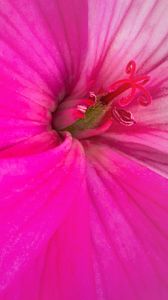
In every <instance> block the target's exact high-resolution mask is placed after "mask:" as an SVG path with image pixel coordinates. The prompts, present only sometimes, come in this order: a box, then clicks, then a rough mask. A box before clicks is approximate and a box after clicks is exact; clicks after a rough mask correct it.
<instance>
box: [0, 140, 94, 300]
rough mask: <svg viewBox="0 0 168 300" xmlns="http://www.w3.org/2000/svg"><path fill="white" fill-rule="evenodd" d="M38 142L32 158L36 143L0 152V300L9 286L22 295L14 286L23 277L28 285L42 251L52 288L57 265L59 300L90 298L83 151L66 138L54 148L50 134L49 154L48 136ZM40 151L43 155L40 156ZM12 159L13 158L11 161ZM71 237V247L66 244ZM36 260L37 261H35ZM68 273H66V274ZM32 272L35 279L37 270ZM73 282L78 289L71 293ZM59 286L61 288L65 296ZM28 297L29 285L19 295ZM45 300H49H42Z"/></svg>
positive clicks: (73, 289)
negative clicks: (48, 260)
mask: <svg viewBox="0 0 168 300" xmlns="http://www.w3.org/2000/svg"><path fill="white" fill-rule="evenodd" d="M38 140H39V141H38V142H39V144H40V143H41V146H39V147H38V149H37V150H34V152H36V153H34V155H33V154H32V149H33V148H36V145H37V144H38V143H37V137H35V138H34V140H31V139H30V141H29V143H28V142H27V146H26V147H25V146H24V145H21V146H20V147H21V149H20V152H19V145H18V146H15V147H13V151H12V149H11V150H10V149H9V150H7V151H4V152H2V157H3V158H1V161H0V174H1V175H0V176H1V191H0V202H1V203H0V206H1V210H0V248H1V256H0V293H1V294H2V293H4V297H5V295H6V294H8V293H9V295H10V297H11V295H12V294H11V289H12V284H14V287H15V293H16V295H17V294H18V295H19V294H20V293H22V288H21V286H20V285H19V286H18V283H19V282H20V280H21V279H20V278H21V277H22V274H23V273H25V274H27V272H28V275H27V276H28V277H27V279H25V280H26V283H25V284H27V285H28V284H29V277H30V271H29V268H30V267H31V265H32V264H33V265H34V264H36V262H37V266H38V265H39V264H41V263H42V261H41V260H42V259H45V257H44V255H46V254H45V252H46V251H47V253H48V254H47V255H49V259H50V251H51V262H49V263H48V262H47V260H46V264H47V266H46V268H47V270H46V276H47V273H48V272H49V276H50V278H51V285H52V284H53V280H55V279H54V278H55V275H54V274H55V271H56V269H55V267H54V265H53V264H52V262H53V263H55V264H56V265H57V264H60V269H59V265H57V271H56V272H58V275H59V278H60V279H59V282H58V283H57V286H56V287H55V290H56V293H57V292H60V291H61V293H63V296H62V299H67V297H65V296H67V293H69V294H70V295H71V294H72V295H76V294H75V293H77V295H78V293H80V295H86V293H87V294H88V295H89V291H88V289H89V288H90V285H91V283H90V279H91V275H90V271H89V269H90V268H91V265H90V264H91V263H90V262H89V260H90V258H89V256H88V255H89V253H88V251H89V249H88V242H87V240H88V239H89V235H88V221H87V219H86V218H87V209H86V208H85V206H86V207H87V203H86V197H84V198H82V193H84V196H86V194H85V188H84V185H85V181H84V180H83V179H84V175H85V160H84V153H83V149H82V147H81V145H80V143H79V142H78V141H76V140H72V139H71V138H70V136H68V137H66V138H65V140H64V142H63V143H61V144H60V145H59V146H57V147H55V145H54V144H55V143H57V139H56V136H55V138H54V135H53V136H52V134H51V135H50V138H49V137H48V143H49V141H50V146H49V147H50V149H48V150H47V147H48V146H46V147H45V144H46V143H45V142H47V135H46V137H45V136H44V135H42V136H41V137H40V136H39V138H38ZM43 143H44V146H43V147H42V144H43ZM49 147H48V148H49ZM28 148H29V149H30V150H31V151H30V153H28V152H27V153H25V154H24V151H25V149H27V150H28ZM41 149H42V150H41ZM39 150H41V151H43V152H42V153H39ZM12 153H13V156H14V157H12V156H11V154H12ZM79 194H80V198H79ZM82 199H83V200H82ZM83 213H84V214H83ZM78 214H79V215H78ZM82 218H84V219H83V223H82V224H80V221H81V220H82ZM63 224H64V225H63ZM78 226H79V227H78ZM81 232H83V235H81ZM73 234H74V241H73V240H71V239H72V235H73ZM55 235H56V244H55V242H54V240H55V237H54V236H55ZM52 240H53V241H52ZM50 243H51V244H52V246H51V250H49V248H48V250H47V247H50V246H49V245H50ZM84 243H86V244H84ZM55 247H56V248H57V250H56V251H59V254H58V257H57V258H54V257H55V254H54V252H52V251H55V250H54V249H55ZM76 247H77V248H76ZM78 247H79V248H78ZM52 249H53V250H52ZM81 250H82V252H81ZM68 253H69V254H68ZM68 255H70V260H69V261H68V262H67V260H68ZM37 256H39V260H38V261H37V259H36V258H37ZM52 258H53V261H52ZM55 259H56V260H55ZM68 264H69V265H68ZM39 267H40V266H39ZM67 268H69V271H68V272H67ZM72 269H74V271H73V272H74V277H73V278H71V272H72ZM34 272H35V274H36V269H34ZM39 272H40V270H39V269H38V267H37V276H38V278H37V280H40V278H39V276H40V275H39ZM25 276H26V275H25ZM35 276H36V275H35ZM41 276H42V275H41ZM44 276H45V275H44ZM56 276H57V275H56ZM82 276H83V277H82ZM33 278H34V277H33ZM82 278H83V281H82ZM37 280H36V281H37ZM15 281H16V282H15ZM76 282H78V283H79V284H78V288H77V289H76V290H75V286H76ZM45 284H46V285H45V286H44V290H45V291H44V295H45V293H46V292H47V291H48V293H50V289H49V288H48V286H47V285H48V281H47V280H46V283H45ZM49 284H50V282H49ZM71 284H72V286H71ZM64 286H66V290H65V291H64V289H63V287H64ZM10 287H11V288H10ZM58 288H59V289H60V291H58ZM39 289H43V287H41V284H39ZM33 291H34V284H32V286H31V290H30V291H29V290H24V292H25V298H23V299H31V300H32V298H31V297H29V298H28V296H30V295H31V293H32V294H33ZM36 292H37V291H35V293H36ZM54 293H55V292H54ZM26 295H27V296H26ZM18 297H19V296H18ZM82 297H83V298H82ZM1 299H3V298H1ZM5 299H6V298H5ZM9 299H10V298H9ZM16 299H17V296H16ZM47 299H49V298H47V295H46V300H47ZM73 299H75V297H74V298H73ZM80 299H86V297H85V298H84V296H81V298H80ZM89 299H93V298H92V297H90V298H89Z"/></svg>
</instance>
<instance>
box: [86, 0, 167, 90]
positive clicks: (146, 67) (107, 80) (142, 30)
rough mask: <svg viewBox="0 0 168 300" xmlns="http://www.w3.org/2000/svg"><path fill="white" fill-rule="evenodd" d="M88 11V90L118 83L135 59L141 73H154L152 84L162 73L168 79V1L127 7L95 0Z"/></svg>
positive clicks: (146, 2)
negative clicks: (128, 64)
mask: <svg viewBox="0 0 168 300" xmlns="http://www.w3.org/2000/svg"><path fill="white" fill-rule="evenodd" d="M88 9H89V29H88V32H89V36H88V38H89V46H88V54H87V60H86V66H85V71H86V73H87V85H88V89H91V90H92V89H93V88H94V89H99V88H100V87H107V86H109V85H110V84H112V83H113V82H114V81H115V80H118V79H119V78H120V77H121V76H123V75H124V69H125V67H126V65H127V63H128V62H129V61H130V60H132V59H134V60H135V61H136V63H137V66H138V72H139V73H149V74H150V73H151V76H152V84H154V85H156V84H157V83H158V79H159V77H160V74H162V75H161V76H163V77H164V78H166V77H167V75H166V74H167V71H166V70H167V62H166V61H167V53H168V46H167V45H168V35H167V27H168V14H167V11H168V3H167V1H145V2H143V4H142V2H141V1H129V0H128V1H125V2H124V5H123V1H122V0H119V1H109V0H105V1H101V0H94V1H89V8H88ZM99 28H101V30H99ZM156 77H157V78H156ZM88 80H89V81H88ZM159 81H160V80H159Z"/></svg>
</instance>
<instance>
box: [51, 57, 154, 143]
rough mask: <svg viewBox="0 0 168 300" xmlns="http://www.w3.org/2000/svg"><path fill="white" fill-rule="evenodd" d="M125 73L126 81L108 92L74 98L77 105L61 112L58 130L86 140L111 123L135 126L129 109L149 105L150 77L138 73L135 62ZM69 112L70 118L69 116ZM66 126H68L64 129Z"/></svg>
mask: <svg viewBox="0 0 168 300" xmlns="http://www.w3.org/2000/svg"><path fill="white" fill-rule="evenodd" d="M125 74H126V76H125V78H123V79H120V80H118V81H115V82H113V83H112V84H111V85H110V86H109V87H108V88H107V89H105V90H103V91H101V92H98V93H95V92H94V91H92V92H90V93H89V95H88V97H86V98H82V99H76V103H77V104H76V106H75V105H73V107H67V108H66V109H65V108H64V109H63V110H61V114H62V115H61V118H60V120H61V121H59V118H57V123H59V124H58V125H59V126H58V127H59V130H67V131H70V132H71V133H72V134H73V135H74V136H77V137H87V136H89V135H90V134H91V135H97V134H98V132H99V129H101V133H102V131H103V130H108V128H109V127H111V125H112V124H113V122H117V123H119V124H121V125H123V126H133V125H135V123H136V120H135V119H134V116H133V114H132V112H131V107H132V105H134V104H137V103H138V104H139V105H142V106H147V105H149V104H150V103H151V101H152V98H151V95H150V93H149V91H148V88H147V87H146V84H147V83H148V82H149V80H150V77H149V75H144V74H143V75H139V74H137V72H136V63H135V61H134V60H131V61H130V62H129V63H128V64H127V66H126V68H125ZM136 102H137V103H136ZM67 103H68V102H67ZM74 103H75V100H73V104H74ZM69 113H70V114H71V117H68V115H69ZM63 115H65V118H63ZM73 120H74V121H73ZM58 121H59V122H58ZM65 124H66V125H67V126H63V125H65ZM58 127H57V128H58Z"/></svg>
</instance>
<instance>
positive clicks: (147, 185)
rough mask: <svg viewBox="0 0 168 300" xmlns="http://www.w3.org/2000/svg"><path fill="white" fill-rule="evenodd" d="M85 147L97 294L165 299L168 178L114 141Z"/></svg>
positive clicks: (167, 287)
mask: <svg viewBox="0 0 168 300" xmlns="http://www.w3.org/2000/svg"><path fill="white" fill-rule="evenodd" d="M85 147H86V149H87V155H88V160H89V162H88V169H87V170H88V173H87V176H88V180H87V181H88V188H89V193H90V202H91V211H90V218H91V231H92V240H93V249H94V268H95V280H96V285H97V299H106V300H111V299H115V300H118V299H129V300H135V299H143V300H149V299H152V300H160V299H162V300H166V299H167V294H168V269H167V266H168V256H167V252H168V240H167V238H168V236H167V231H168V203H167V199H168V188H167V181H166V180H165V178H163V177H161V176H159V175H157V174H155V173H153V172H152V171H150V170H148V169H146V168H145V167H143V166H140V165H138V164H137V163H136V162H133V161H131V160H129V159H128V158H126V157H124V156H122V155H120V154H119V153H117V152H115V151H113V150H112V149H111V148H110V147H109V146H105V145H99V144H97V143H96V142H95V143H93V142H92V143H91V142H90V143H88V145H87V146H85Z"/></svg>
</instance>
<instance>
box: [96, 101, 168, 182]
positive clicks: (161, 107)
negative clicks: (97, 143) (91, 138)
mask: <svg viewBox="0 0 168 300" xmlns="http://www.w3.org/2000/svg"><path fill="white" fill-rule="evenodd" d="M131 112H132V113H133V116H134V119H135V120H136V124H135V125H133V126H132V127H130V128H128V127H127V128H126V127H123V126H121V125H118V124H115V125H114V124H113V126H112V127H111V129H110V130H109V132H107V133H105V134H104V136H103V137H101V138H100V140H101V141H102V142H103V141H104V142H106V143H107V144H108V145H111V147H113V148H116V149H117V151H120V152H122V153H123V154H124V155H127V156H129V157H130V158H131V159H136V160H138V161H139V162H140V163H141V164H143V165H145V166H147V167H148V168H151V169H153V170H155V171H156V172H157V173H160V174H161V175H162V176H165V177H168V146H167V145H168V130H167V127H168V98H167V97H159V98H157V99H156V101H152V103H151V104H150V105H149V106H148V107H142V106H134V107H132V109H131Z"/></svg>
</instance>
